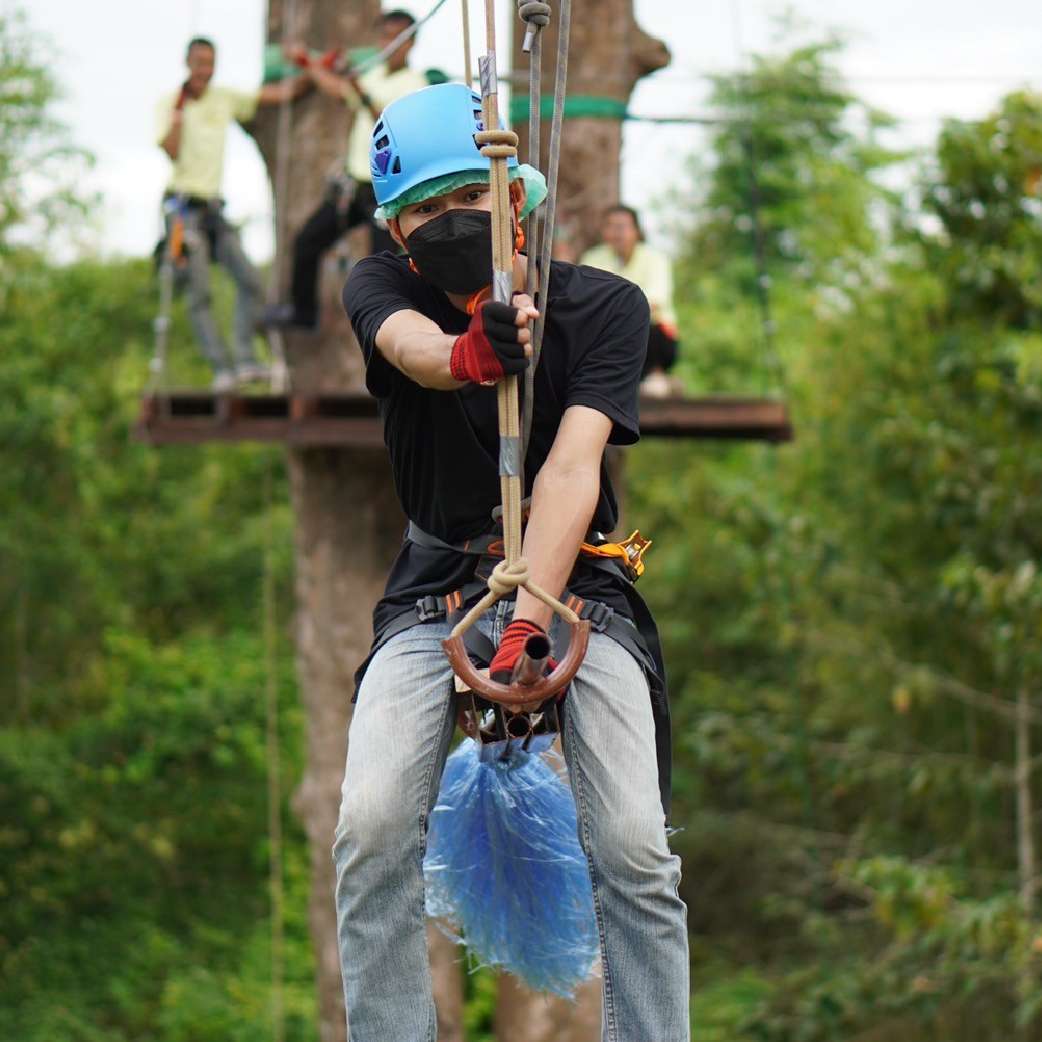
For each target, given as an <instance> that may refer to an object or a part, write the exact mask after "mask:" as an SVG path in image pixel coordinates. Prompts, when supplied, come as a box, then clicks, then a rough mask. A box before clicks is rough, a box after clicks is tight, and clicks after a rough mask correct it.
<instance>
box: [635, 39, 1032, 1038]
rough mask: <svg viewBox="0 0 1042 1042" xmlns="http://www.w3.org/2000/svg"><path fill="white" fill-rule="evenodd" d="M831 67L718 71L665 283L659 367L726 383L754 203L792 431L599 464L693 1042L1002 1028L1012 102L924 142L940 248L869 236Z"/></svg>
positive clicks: (1028, 205)
mask: <svg viewBox="0 0 1042 1042" xmlns="http://www.w3.org/2000/svg"><path fill="white" fill-rule="evenodd" d="M832 46H833V45H832V44H826V45H822V46H810V47H802V48H799V49H797V50H796V51H794V52H793V53H792V54H790V55H788V56H786V57H782V58H769V59H757V60H756V61H755V62H754V64H753V71H752V72H751V73H749V74H746V75H743V76H736V77H734V78H722V79H721V81H720V84H719V93H718V96H717V102H718V104H721V105H726V104H732V105H734V106H735V111H736V112H737V111H740V112H741V113H742V119H740V120H735V121H732V122H727V123H725V124H723V125H722V126H721V129H720V130H719V131H718V132H717V134H716V135H715V138H714V142H713V147H714V156H713V159H712V161H710V162H709V163H707V164H706V167H707V170H708V173H707V175H706V177H705V178H704V180H703V184H704V186H705V187H704V194H703V196H702V197H700V200H699V202H700V204H701V206H700V209H698V210H697V211H696V212H695V216H694V228H693V231H692V232H691V235H690V239H689V240H688V242H687V248H686V252H685V255H684V260H683V262H682V266H681V270H680V271H679V273H678V282H679V283H680V284H681V285H682V286H684V287H685V290H684V293H683V297H684V299H685V301H686V304H685V309H684V310H683V311H682V313H681V323H682V329H681V332H682V341H683V343H684V346H685V351H686V352H687V354H688V357H687V358H685V360H684V362H683V364H684V365H685V366H686V369H685V377H686V378H687V379H688V380H689V381H690V382H691V385H692V386H696V387H698V388H700V389H703V390H730V391H735V390H741V389H742V387H743V384H742V380H743V374H744V379H745V381H746V382H745V385H744V386H745V389H747V390H753V389H758V387H759V386H760V381H759V379H757V373H756V368H757V366H756V364H755V355H756V353H757V352H756V350H755V349H750V344H755V342H756V341H757V340H758V339H759V336H758V334H757V330H758V327H759V319H760V315H759V314H758V303H757V300H756V291H757V285H756V279H755V275H756V266H755V264H754V254H753V251H752V249H751V246H750V233H751V232H752V231H753V230H754V229H753V228H752V225H751V220H750V219H749V218H750V205H749V200H750V198H751V197H753V196H755V195H756V193H757V192H758V193H759V197H758V200H757V203H758V206H757V210H758V216H759V221H760V228H761V232H762V246H763V258H764V264H765V266H766V270H767V272H768V274H769V275H770V306H771V312H772V315H773V317H774V319H775V329H774V339H775V347H776V349H777V353H778V355H779V356H780V357H781V359H782V360H783V361H784V363H785V375H786V381H785V386H786V390H787V395H788V400H789V405H790V409H791V411H792V414H793V417H794V422H795V426H796V432H797V439H796V441H795V443H794V444H792V445H787V446H783V447H779V448H765V447H756V446H740V447H730V448H718V447H704V446H699V447H698V449H697V454H696V455H695V456H694V457H693V452H694V451H695V450H693V449H692V448H691V447H690V446H677V445H666V446H663V445H642V446H640V447H639V448H638V449H637V450H635V452H634V453H633V455H632V456H631V473H634V474H637V475H639V481H635V482H632V487H631V490H630V495H631V507H630V508H631V512H632V515H633V518H634V520H635V521H637V520H639V523H640V524H641V527H642V528H644V529H646V530H647V531H649V532H650V533H651V534H652V535H654V536H655V537H656V547H655V551H654V552H653V554H652V556H651V559H650V562H649V572H648V575H647V576H646V578H645V579H643V580H642V586H644V592H645V594H646V595H647V596H648V597H649V599H650V600H651V601H652V603H653V606H654V607H655V609H656V613H657V615H658V617H659V618H660V620H662V623H663V626H662V628H663V638H664V640H665V643H666V647H667V661H668V662H669V663H670V668H671V691H672V694H673V699H674V713H675V725H674V735H675V739H674V745H675V756H676V763H675V778H676V785H675V811H674V819H675V821H676V822H677V823H681V824H683V826H684V828H683V830H682V831H681V832H680V833H678V835H677V836H676V837H675V840H674V842H675V845H676V847H677V849H678V850H680V852H681V853H682V854H683V856H684V860H685V866H686V872H685V882H684V883H683V884H682V885H683V892H684V896H685V897H686V899H687V901H688V904H689V909H690V917H691V923H692V928H693V937H694V938H695V939H696V940H695V948H694V952H693V956H694V961H693V966H694V969H695V980H696V982H698V983H699V984H700V987H701V992H699V991H698V990H696V993H695V1002H696V1014H695V1020H694V1022H695V1025H696V1028H695V1036H694V1037H695V1038H696V1039H702V1040H705V1042H708V1040H709V1039H712V1038H714V1037H717V1036H718V1034H719V1033H720V1032H721V1031H722V1032H723V1035H724V1037H732V1038H749V1039H763V1040H771V1042H782V1040H784V1042H797V1040H815V1042H819V1040H820V1042H824V1040H835V1039H848V1038H854V1037H857V1038H864V1039H866V1040H867V1039H875V1038H877V1037H878V1038H880V1039H882V1038H892V1037H901V1038H904V1039H908V1040H911V1042H926V1040H934V1039H937V1040H940V1039H944V1040H945V1042H947V1040H949V1039H956V1038H959V1039H961V1038H965V1039H973V1040H974V1042H990V1040H994V1042H999V1040H1007V1039H1010V1038H1013V1037H1015V1036H1016V1035H1017V1033H1018V1032H1020V1033H1021V1034H1022V1035H1023V1037H1034V1034H1033V1033H1037V1031H1038V1029H1039V1027H1038V1026H1039V1019H1038V1018H1039V1008H1040V1004H1042V1000H1040V995H1042V989H1039V987H1038V985H1037V979H1038V978H1037V972H1038V966H1037V959H1038V952H1039V950H1040V949H1042V944H1040V943H1039V941H1038V940H1037V938H1038V937H1039V933H1040V926H1039V922H1038V918H1037V915H1036V913H1035V911H1034V909H1033V908H1032V907H1031V906H1030V905H1029V904H1026V903H1025V901H1024V899H1023V897H1022V893H1021V891H1022V888H1023V885H1024V882H1025V880H1024V878H1023V869H1022V868H1020V858H1021V856H1022V850H1021V849H1020V848H1019V847H1018V826H1022V825H1023V822H1022V821H1021V820H1020V819H1019V817H1018V816H1019V815H1021V814H1022V813H1023V811H1022V810H1020V809H1018V802H1017V798H1018V794H1017V791H1016V780H1017V774H1016V771H1015V760H1014V747H1015V742H1014V729H1015V721H1016V703H1017V701H1018V699H1019V700H1020V701H1021V702H1022V703H1023V702H1024V701H1025V700H1026V701H1027V704H1028V711H1029V712H1031V713H1033V714H1035V715H1036V716H1037V714H1038V711H1039V708H1042V707H1040V705H1039V701H1038V692H1040V691H1042V658H1040V654H1042V652H1040V649H1042V639H1040V638H1042V608H1040V606H1042V585H1040V580H1039V575H1038V561H1039V559H1040V556H1042V545H1040V538H1039V535H1038V525H1037V524H1036V523H1034V520H1033V519H1036V518H1038V517H1039V516H1042V480H1040V478H1042V474H1040V462H1039V459H1040V457H1039V454H1038V452H1037V438H1038V432H1039V429H1040V423H1039V420H1040V412H1039V409H1040V395H1042V392H1040V390H1039V387H1040V384H1039V379H1038V377H1039V371H1040V369H1039V361H1038V360H1039V357H1040V343H1039V339H1038V333H1037V332H1036V327H1035V317H1034V312H1033V311H1032V308H1033V307H1034V303H1033V301H1034V295H1035V294H1037V292H1038V285H1039V282H1040V280H1039V279H1038V277H1037V274H1036V271H1035V265H1036V264H1037V255H1038V250H1037V248H1036V245H1035V244H1036V240H1037V235H1038V221H1037V215H1036V213H1035V206H1034V201H1033V196H1032V195H1031V193H1032V192H1034V191H1035V190H1036V188H1037V185H1036V184H1035V182H1034V180H1033V176H1034V175H1033V174H1032V171H1033V170H1034V166H1033V164H1034V162H1035V159H1034V157H1035V155H1036V152H1037V149H1035V145H1034V142H1033V138H1031V136H1030V135H1031V134H1032V133H1033V132H1034V130H1033V128H1034V127H1035V126H1036V120H1035V119H1034V116H1033V115H1032V118H1030V119H1027V118H1025V119H1020V117H1021V116H1026V115H1027V113H1028V112H1029V110H1032V106H1033V105H1034V102H1033V101H1032V100H1031V99H1026V98H1024V97H1023V96H1018V95H1015V96H1013V97H1011V98H1009V99H1006V100H1005V101H1004V102H1003V103H1002V105H1001V106H1000V109H999V111H998V112H997V113H996V115H995V116H994V117H992V118H990V119H988V120H985V121H982V123H981V124H979V125H970V126H967V127H962V128H955V127H954V126H949V127H948V128H947V129H946V131H945V134H944V135H942V141H941V150H940V158H939V163H938V165H937V167H936V168H935V169H934V170H933V171H932V173H931V174H930V180H928V181H927V183H926V184H925V186H924V192H923V198H924V199H926V200H928V203H929V205H930V206H931V207H933V208H934V212H935V213H938V214H940V206H941V204H942V203H943V204H944V205H945V206H947V210H945V211H944V219H943V234H933V233H932V228H933V227H935V226H934V225H931V224H930V223H929V222H928V221H923V220H922V218H921V215H918V214H902V213H900V212H897V211H890V212H889V215H888V217H887V219H885V220H881V219H880V214H881V213H882V212H885V209H884V208H887V207H890V206H891V201H890V200H889V199H888V197H887V195H886V193H885V192H882V191H881V190H880V189H879V188H878V187H877V186H876V184H875V183H874V181H873V176H874V173H875V171H876V170H878V169H880V168H881V164H882V163H884V162H885V161H886V160H887V158H888V157H887V156H886V155H885V153H883V152H881V151H880V150H879V149H878V148H877V147H876V143H875V136H874V135H875V127H876V126H879V125H881V123H880V122H879V121H878V120H877V119H876V117H869V118H866V119H865V120H863V121H862V122H861V123H860V124H858V123H857V122H855V121H852V120H851V119H850V118H849V117H850V114H851V113H852V112H854V111H856V110H857V109H858V108H859V106H858V104H857V101H856V99H854V98H853V97H851V96H850V95H849V94H848V93H847V92H846V91H845V90H844V89H843V88H842V87H841V86H840V85H839V81H838V79H837V78H836V77H835V76H834V74H833V73H832V72H831V71H830V70H829V67H828V63H827V61H826V60H825V59H826V58H827V57H828V56H829V54H830V53H831V51H832ZM1018 120H1019V122H1018ZM859 127H860V129H857V128H859ZM1003 134H1005V135H1006V136H1005V137H1003V136H1002V135H1003ZM750 141H754V142H755V143H756V146H757V147H756V152H755V154H756V157H757V162H756V163H755V165H754V166H753V165H751V164H750V162H749V158H750V153H749V142H750ZM833 166H835V167H836V169H835V171H834V176H833V175H824V174H823V173H822V171H828V170H829V169H830V168H832V167H833ZM751 169H755V171H756V175H757V181H758V185H753V184H752V183H751V182H750V180H749V172H750V170H751ZM1033 185H1034V186H1035V187H1032V186H1033ZM826 194H827V196H828V199H827V201H826V198H825V195H826ZM743 218H744V219H743ZM960 222H961V223H960ZM909 227H919V228H920V229H921V231H920V233H919V234H918V236H917V238H916V239H915V240H914V241H913V242H911V243H910V242H909V239H908V237H907V235H906V234H905V232H904V231H903V230H902V229H905V228H909ZM891 231H892V232H893V233H894V234H895V235H899V236H900V239H899V240H897V239H895V238H892V237H891V234H890V233H891ZM895 247H899V248H895ZM994 272H1001V273H1003V274H1002V276H1001V277H999V276H998V275H995V274H994ZM973 279H977V280H978V281H977V282H976V283H974V282H973ZM967 280H969V281H967ZM995 287H1001V293H999V292H998V291H997V290H996V291H995V292H992V290H993V289H994V288H995ZM692 519H695V520H694V521H693V520H692ZM1037 735H1038V732H1037V727H1031V728H1030V729H1029V732H1028V737H1027V740H1028V747H1029V754H1030V755H1034V754H1036V753H1037V750H1036V748H1035V745H1036V743H1037ZM1034 773H1035V772H1033V774H1032V781H1031V785H1030V790H1031V791H1032V793H1033V795H1034V798H1035V800H1036V803H1037V799H1038V796H1039V794H1040V790H1039V785H1038V780H1037V778H1036V777H1034ZM753 973H754V974H755V975H754V976H752V977H750V974H753ZM748 980H751V982H752V986H751V988H750V989H749V990H748V991H747V990H745V989H743V988H742V987H740V986H738V984H737V982H739V981H748ZM732 984H734V988H733V991H732V989H731V986H732ZM700 994H702V995H704V996H706V998H704V999H702V1000H701V1001H700V999H699V995H700ZM721 994H723V995H728V994H733V995H735V996H736V999H735V1005H734V1007H733V1009H732V1010H731V1012H730V1013H728V1014H726V1015H725V1019H724V1024H725V1025H726V1026H724V1027H723V1028H719V1027H718V1026H717V1025H716V1024H715V1023H714V1018H716V1017H717V1016H718V1013H717V1006H716V1002H717V999H716V996H718V995H721ZM703 1005H706V1006H708V1012H709V1014H710V1016H709V1019H708V1021H700V1017H699V1008H700V1007H702V1006H703Z"/></svg>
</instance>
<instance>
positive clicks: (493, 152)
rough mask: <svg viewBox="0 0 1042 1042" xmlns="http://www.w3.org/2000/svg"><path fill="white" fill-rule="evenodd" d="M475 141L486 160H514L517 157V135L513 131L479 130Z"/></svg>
mask: <svg viewBox="0 0 1042 1042" xmlns="http://www.w3.org/2000/svg"><path fill="white" fill-rule="evenodd" d="M474 140H475V141H476V142H477V143H478V144H479V145H482V146H483V147H482V149H481V154H482V155H483V156H485V158H486V159H512V158H513V157H514V156H516V155H517V134H515V133H514V132H513V131H512V130H479V131H478V132H477V133H476V134H475V135H474Z"/></svg>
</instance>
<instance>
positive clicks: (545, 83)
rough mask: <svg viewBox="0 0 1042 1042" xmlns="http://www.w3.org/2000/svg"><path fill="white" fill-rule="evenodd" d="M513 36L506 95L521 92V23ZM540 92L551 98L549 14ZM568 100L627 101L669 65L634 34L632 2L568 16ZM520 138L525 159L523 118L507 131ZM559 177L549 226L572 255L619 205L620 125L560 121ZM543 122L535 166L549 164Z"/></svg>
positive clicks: (658, 48) (657, 46) (611, 2)
mask: <svg viewBox="0 0 1042 1042" xmlns="http://www.w3.org/2000/svg"><path fill="white" fill-rule="evenodd" d="M514 24H515V31H514V76H513V77H512V83H513V84H514V93H515V95H517V94H518V93H521V94H526V93H527V90H528V87H527V84H528V70H529V58H528V55H526V54H523V53H522V51H521V43H522V40H523V37H524V26H523V24H522V23H521V22H520V21H517V22H515V23H514ZM542 34H543V40H542V45H541V46H542V62H541V67H542V92H543V95H544V97H546V96H551V97H552V95H553V90H554V82H555V75H556V74H555V70H556V67H557V42H558V24H557V10H556V8H555V10H554V13H553V15H551V21H550V24H549V25H548V26H547V27H546V28H545V29H543V30H542ZM568 55H569V57H568V83H567V87H568V97H569V98H604V99H608V100H610V101H615V102H619V103H620V104H623V105H625V104H627V103H628V102H629V99H630V95H631V94H632V93H633V88H634V87H635V86H636V84H637V82H638V81H639V80H640V79H641V78H642V77H644V76H647V75H649V74H650V73H652V72H655V71H656V70H657V69H661V68H663V67H665V66H666V65H668V64H669V50H668V49H667V47H666V45H665V44H664V43H663V42H662V41H661V40H657V39H655V38H654V37H652V36H649V35H648V34H647V33H646V32H644V30H643V29H641V28H640V27H639V26H638V25H637V23H636V20H635V18H634V16H633V0H604V2H602V3H600V4H598V5H597V9H596V14H595V15H590V16H585V17H584V16H583V15H582V14H580V13H576V12H575V11H573V14H572V19H571V27H570V30H569V41H568ZM514 130H515V131H517V134H518V136H519V137H520V139H521V141H520V145H519V147H518V154H519V156H520V158H521V159H522V161H524V162H527V161H528V159H529V154H530V153H529V143H528V121H527V119H526V120H523V121H519V122H518V124H517V125H516V126H515V127H514ZM561 139H562V140H561V159H560V174H559V180H558V187H557V224H558V228H559V230H560V231H561V233H562V235H567V236H568V242H569V245H570V246H571V249H572V251H573V252H574V254H575V257H578V256H579V254H580V253H582V251H583V250H585V249H587V248H588V247H589V246H592V245H593V244H594V243H596V242H597V241H599V238H600V234H599V230H600V221H601V214H602V212H603V210H604V208H605V207H606V206H608V205H610V204H611V203H615V202H618V201H619V190H620V170H619V160H620V156H621V152H622V121H621V120H620V119H602V118H592V117H585V116H583V117H577V118H568V119H566V120H565V122H564V126H563V129H562V133H561ZM549 142H550V120H549V118H544V119H543V120H542V123H541V133H540V161H539V164H538V166H539V169H540V170H542V171H544V172H546V170H547V164H548V160H549Z"/></svg>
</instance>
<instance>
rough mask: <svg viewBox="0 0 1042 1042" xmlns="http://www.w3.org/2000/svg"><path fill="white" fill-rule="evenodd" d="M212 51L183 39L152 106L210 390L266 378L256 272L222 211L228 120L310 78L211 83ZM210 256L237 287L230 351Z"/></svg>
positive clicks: (171, 243) (200, 41) (174, 244)
mask: <svg viewBox="0 0 1042 1042" xmlns="http://www.w3.org/2000/svg"><path fill="white" fill-rule="evenodd" d="M216 59H217V51H216V48H215V47H214V44H213V42H212V41H210V40H208V39H206V38H204V37H196V38H194V39H193V40H191V41H190V42H189V44H188V50H187V53H186V55H185V62H186V64H187V66H188V78H187V79H186V80H185V82H184V83H183V84H182V85H181V87H180V88H179V89H178V90H177V91H175V92H174V93H173V94H170V95H167V96H166V97H164V98H162V99H161V100H160V101H159V103H158V106H157V109H156V124H157V135H156V137H157V141H158V144H159V147H160V148H162V149H163V151H164V152H166V154H167V155H168V156H169V157H170V160H171V164H172V168H171V173H170V179H169V180H168V182H167V186H166V191H165V192H164V195H163V199H164V206H163V210H164V215H165V220H166V233H167V244H168V247H167V248H173V249H176V250H178V252H179V254H180V256H179V257H178V261H179V262H180V263H182V264H183V265H184V269H185V275H186V277H187V283H188V298H189V316H190V318H191V323H192V329H193V331H194V333H195V336H196V339H197V340H198V341H199V345H200V347H201V348H202V351H203V354H204V355H205V356H206V359H207V361H208V362H209V363H210V366H211V367H212V369H213V388H214V390H216V391H230V390H231V389H232V388H234V387H235V386H236V384H237V383H250V382H253V381H255V380H262V379H266V378H267V376H268V371H267V369H266V368H265V367H264V366H263V365H262V364H261V363H260V362H259V360H258V358H257V354H256V346H255V344H254V330H255V327H256V322H257V315H258V307H259V304H260V299H261V284H260V278H259V276H258V275H257V272H256V271H255V269H254V267H253V265H252V264H251V263H250V262H249V260H248V259H247V257H246V254H245V253H244V252H243V249H242V245H241V243H240V242H239V235H238V232H237V231H236V230H235V228H233V227H232V226H231V225H230V224H229V223H228V222H227V221H226V220H225V219H224V215H223V208H224V200H223V199H222V198H221V185H222V181H223V178H224V150H225V140H226V137H227V132H228V126H229V124H231V123H232V121H236V122H239V123H242V122H245V121H247V120H249V119H252V118H253V116H254V115H255V114H256V112H257V109H258V107H260V106H262V105H272V104H277V103H279V102H281V101H283V100H286V99H288V98H293V97H296V96H297V95H298V94H301V93H302V92H303V91H304V90H305V89H306V88H307V87H308V86H309V84H310V81H309V80H308V78H307V77H304V76H300V77H294V78H292V79H287V80H281V81H279V82H277V83H268V84H265V85H264V86H263V87H260V88H259V89H257V90H253V91H241V90H233V89H231V88H228V87H222V86H218V85H215V84H213V83H211V80H212V79H213V74H214V66H215V64H216ZM211 262H217V263H218V264H221V265H222V266H224V267H225V268H227V270H228V271H229V273H230V274H231V276H232V278H233V279H234V280H235V285H236V290H237V292H236V307H235V328H234V334H233V343H232V351H231V352H230V353H229V350H228V346H227V344H226V343H225V339H224V337H223V336H222V334H221V332H220V330H219V329H218V328H217V323H216V322H215V320H214V316H213V311H212V308H211V300H212V293H211V289H210V264H211Z"/></svg>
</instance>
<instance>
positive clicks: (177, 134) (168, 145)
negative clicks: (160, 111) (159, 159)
mask: <svg viewBox="0 0 1042 1042" xmlns="http://www.w3.org/2000/svg"><path fill="white" fill-rule="evenodd" d="M159 147H160V148H161V149H162V150H163V151H164V152H165V153H166V154H167V155H168V156H169V157H170V158H171V159H174V160H176V159H177V156H178V153H179V152H180V151H181V113H180V112H175V113H174V116H173V121H172V122H171V124H170V129H169V130H168V131H167V132H166V137H164V138H163V140H162V141H160V142H159Z"/></svg>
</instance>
